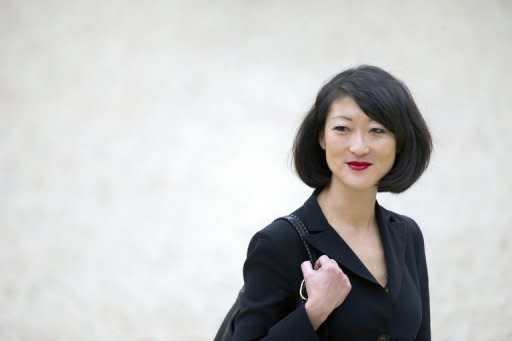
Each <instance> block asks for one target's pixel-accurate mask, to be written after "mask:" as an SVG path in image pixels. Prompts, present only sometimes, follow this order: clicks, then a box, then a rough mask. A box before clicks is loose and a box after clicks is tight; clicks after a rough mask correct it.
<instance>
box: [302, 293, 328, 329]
mask: <svg viewBox="0 0 512 341" xmlns="http://www.w3.org/2000/svg"><path fill="white" fill-rule="evenodd" d="M304 308H305V309H306V314H307V315H308V318H309V321H310V322H311V325H312V326H313V329H314V330H315V331H316V330H317V329H318V328H319V327H320V326H321V325H322V323H324V321H325V320H326V319H327V317H328V316H329V314H330V313H331V312H330V311H328V310H327V309H326V308H325V306H324V305H322V304H318V303H317V302H314V301H312V300H307V301H306V303H305V305H304Z"/></svg>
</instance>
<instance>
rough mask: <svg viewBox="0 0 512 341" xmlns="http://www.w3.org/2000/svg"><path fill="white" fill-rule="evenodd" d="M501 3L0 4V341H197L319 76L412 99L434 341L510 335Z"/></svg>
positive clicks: (280, 175)
mask: <svg viewBox="0 0 512 341" xmlns="http://www.w3.org/2000/svg"><path fill="white" fill-rule="evenodd" d="M511 43H512V5H511V2H510V1H506V0H501V1H498V0H496V1H462V0H461V1H434V2H420V1H390V0H388V1H381V2H378V3H377V2H373V1H372V2H370V1H339V0H338V1H319V2H308V1H220V2H213V1H211V2H210V1H204V2H194V1H182V2H172V1H151V2H141V1H118V2H115V1H62V0H55V1H5V0H4V1H0V189H1V192H0V193H1V194H0V235H1V238H0V339H1V340H6V341H15V340H38V341H39V340H41V341H46V340H48V341H50V340H76V341H81V340H137V341H142V340H209V339H212V336H213V334H214V333H215V330H216V328H217V326H218V324H219V323H220V321H221V319H222V318H223V315H224V313H225V312H226V311H227V309H228V307H229V306H230V305H231V302H232V301H233V300H234V298H235V295H236V292H237V290H238V288H239V287H240V285H241V283H242V277H241V271H242V263H243V260H244V257H245V251H246V247H247V243H248V241H249V238H250V237H251V236H252V235H253V234H254V233H255V232H256V231H257V230H259V229H261V228H262V227H264V226H265V225H266V224H267V223H269V222H270V221H271V220H273V219H274V218H275V217H277V216H279V215H283V214H286V213H288V212H290V211H291V210H293V209H295V208H296V207H298V206H299V205H301V204H302V203H303V201H304V200H306V198H307V196H308V195H309V194H310V192H311V190H310V189H309V188H307V187H306V186H304V185H303V184H301V183H300V182H299V180H298V179H297V178H296V177H295V176H294V175H293V172H292V171H291V168H290V166H289V162H288V161H289V150H290V147H291V143H292V138H293V135H294V132H295V130H296V128H297V125H298V123H299V122H300V118H301V117H302V115H303V113H304V112H305V111H306V110H307V108H308V106H309V105H310V104H311V103H312V101H313V98H314V96H315V94H316V91H317V90H318V89H319V87H320V86H321V85H322V84H323V82H325V81H326V80H327V79H329V78H330V77H331V76H332V75H334V74H335V73H337V72H338V71H340V70H342V69H344V68H347V67H349V66H354V65H357V64H361V63H370V64H376V65H379V66H381V67H383V68H385V69H387V70H389V71H390V72H392V73H393V74H395V75H396V76H397V77H399V78H401V79H403V80H404V81H405V82H406V84H408V86H409V87H410V89H411V91H412V92H413V94H414V96H415V98H416V100H417V103H418V105H419V107H420V108H421V110H422V112H423V114H424V116H425V118H426V120H427V121H428V123H429V125H430V127H431V129H432V132H433V135H434V139H435V153H434V156H433V159H432V163H431V167H430V169H429V170H428V171H427V173H426V174H425V175H424V176H423V177H422V178H421V180H420V181H419V182H418V183H417V184H416V185H415V186H413V188H411V189H410V190H409V191H408V192H406V193H404V194H402V195H396V196H394V195H386V194H384V195H381V196H379V201H380V202H381V204H383V205H384V206H386V207H388V208H390V209H393V210H396V211H399V212H401V213H404V214H407V215H410V216H412V217H414V218H415V219H416V221H417V222H418V223H419V224H420V225H421V227H422V229H423V233H424V236H425V241H426V248H427V258H428V262H429V264H428V265H429V270H430V287H431V309H432V332H433V336H434V339H435V340H468V339H475V340H506V339H509V338H511V337H512V326H511V321H512V294H511V291H512V284H511V283H512V266H511V259H512V249H511V246H510V245H511V243H512V232H511V231H512V230H511V227H512V205H511V203H510V198H509V196H510V193H511V192H512V181H511V178H510V174H512V157H511V154H510V150H509V149H510V147H511V146H512V134H511V131H510V129H511V127H512V119H511V115H510V98H511V94H510V91H511V89H512V66H511V65H512V64H511V60H512V44H511Z"/></svg>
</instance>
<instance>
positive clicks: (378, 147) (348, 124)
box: [319, 96, 396, 190]
mask: <svg viewBox="0 0 512 341" xmlns="http://www.w3.org/2000/svg"><path fill="white" fill-rule="evenodd" d="M319 142H320V145H321V146H322V149H324V150H325V155H326V158H327V165H328V166H329V169H330V170H331V172H332V178H331V185H332V184H333V182H336V183H337V184H340V185H342V186H343V187H348V188H351V189H354V190H367V189H370V188H371V189H376V188H375V186H376V185H377V183H378V182H379V180H380V179H381V178H382V177H383V176H384V175H386V174H387V173H388V172H389V170H390V169H391V168H392V167H393V163H394V162H395V156H396V139H395V136H394V134H393V133H392V132H390V131H389V130H387V129H386V128H385V127H384V126H383V125H382V124H380V123H378V122H376V121H373V120H372V119H370V118H369V117H368V116H366V114H365V113H364V112H363V111H362V110H361V108H360V107H359V105H357V103H356V102H355V101H354V100H353V99H352V97H350V96H343V97H341V98H339V99H337V100H335V101H334V102H333V103H332V104H331V107H330V108H329V113H328V115H327V119H326V122H325V127H324V131H323V135H322V136H321V137H320V141H319Z"/></svg>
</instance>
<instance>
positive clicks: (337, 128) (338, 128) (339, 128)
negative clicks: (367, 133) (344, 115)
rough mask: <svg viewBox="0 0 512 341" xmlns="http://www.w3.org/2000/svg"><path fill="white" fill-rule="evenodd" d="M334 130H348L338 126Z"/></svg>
mask: <svg viewBox="0 0 512 341" xmlns="http://www.w3.org/2000/svg"><path fill="white" fill-rule="evenodd" d="M334 130H337V131H347V130H348V128H347V127H345V126H336V127H334Z"/></svg>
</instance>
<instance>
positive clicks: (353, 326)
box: [234, 191, 430, 341]
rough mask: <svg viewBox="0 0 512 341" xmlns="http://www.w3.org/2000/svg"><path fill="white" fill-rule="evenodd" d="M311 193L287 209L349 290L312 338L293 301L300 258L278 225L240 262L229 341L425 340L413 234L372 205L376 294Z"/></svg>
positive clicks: (420, 266)
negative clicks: (378, 258)
mask: <svg viewBox="0 0 512 341" xmlns="http://www.w3.org/2000/svg"><path fill="white" fill-rule="evenodd" d="M317 194H318V191H314V192H313V194H312V195H311V196H310V197H309V199H308V200H307V201H306V202H305V203H304V205H303V206H302V207H300V208H299V209H297V210H295V211H294V212H293V214H295V215H297V216H298V217H299V218H300V219H301V220H302V221H303V222H304V223H305V224H306V226H307V227H308V230H309V232H310V236H309V237H308V242H309V244H310V245H311V247H312V249H313V250H316V252H317V253H318V255H321V254H326V255H328V256H329V257H330V258H333V259H335V260H336V261H337V262H338V264H339V266H340V267H341V269H342V270H343V271H344V272H345V273H346V275H347V276H348V277H349V279H350V283H351V284H352V290H351V291H350V293H349V294H348V296H347V297H346V299H345V301H344V302H343V303H342V304H341V305H340V306H339V307H338V308H337V309H335V310H334V311H333V312H332V313H331V315H329V317H328V319H327V320H326V321H325V322H324V324H322V326H320V328H319V329H318V331H317V332H316V333H315V331H314V330H313V328H312V326H311V323H310V322H309V318H308V317H307V314H306V311H305V309H304V306H303V305H302V304H300V301H299V299H298V290H299V286H300V282H301V281H302V278H303V277H302V272H301V270H300V264H301V263H302V262H303V261H304V260H306V259H308V256H307V254H306V251H305V249H304V245H302V242H301V241H300V239H299V237H298V236H297V234H296V232H295V231H294V230H293V228H292V227H291V226H290V225H289V224H288V223H287V222H286V221H283V220H278V221H275V222H273V223H271V224H270V225H268V226H267V227H265V228H264V229H263V230H261V231H259V232H258V233H256V234H255V235H254V236H253V238H252V239H251V242H250V243H249V248H248V251H247V259H246V261H245V263H244V285H245V294H244V295H243V297H242V302H241V303H242V309H241V311H240V313H239V315H238V317H237V319H236V322H235V336H234V339H235V340H244V341H245V340H260V339H262V338H263V339H264V340H344V341H347V340H357V341H364V340H430V308H429V292H428V274H427V267H426V260H425V250H424V244H423V236H422V233H421V230H420V229H419V227H418V225H417V224H416V222H414V220H412V219H411V218H409V217H406V216H404V215H399V214H397V213H394V212H391V211H388V210H386V209H384V208H383V207H381V206H380V205H379V204H378V202H376V205H375V214H376V218H377V224H378V228H379V234H380V238H381V242H382V245H383V249H384V256H385V261H386V267H387V272H388V281H387V289H386V288H383V287H382V286H381V285H380V284H379V283H378V282H377V280H376V279H375V278H374V277H373V275H372V274H371V273H370V271H369V270H368V269H367V268H366V267H365V265H364V264H363V263H362V261H361V260H360V259H359V258H358V257H357V255H356V254H355V253H354V252H353V251H352V249H351V248H350V247H349V246H348V245H347V243H346V242H345V241H344V240H343V239H342V238H341V237H340V235H339V234H338V233H337V232H336V231H335V230H334V229H333V228H332V227H331V226H330V225H329V223H328V222H327V219H326V218H325V216H324V215H323V213H322V211H321V209H320V206H319V205H318V202H317V200H316V195H317Z"/></svg>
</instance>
